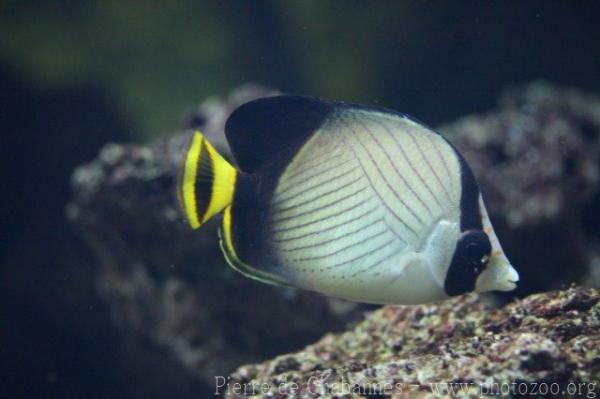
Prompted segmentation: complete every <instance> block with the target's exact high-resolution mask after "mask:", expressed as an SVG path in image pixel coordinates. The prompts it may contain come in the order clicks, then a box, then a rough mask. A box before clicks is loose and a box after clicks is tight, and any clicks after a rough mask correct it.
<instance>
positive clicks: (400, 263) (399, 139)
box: [178, 95, 519, 304]
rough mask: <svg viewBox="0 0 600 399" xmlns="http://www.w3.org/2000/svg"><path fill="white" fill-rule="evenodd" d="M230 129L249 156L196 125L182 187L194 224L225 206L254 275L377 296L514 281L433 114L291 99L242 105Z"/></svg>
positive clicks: (405, 300)
mask: <svg viewBox="0 0 600 399" xmlns="http://www.w3.org/2000/svg"><path fill="white" fill-rule="evenodd" d="M225 135H226V138H227V141H228V143H229V145H230V147H231V151H232V154H233V157H234V160H235V164H236V165H237V166H233V165H232V164H231V163H229V162H228V161H227V160H226V159H225V158H224V157H222V156H221V155H220V154H219V153H218V152H217V150H216V149H215V148H214V147H213V146H212V145H211V144H210V143H209V142H208V141H207V140H206V138H205V137H204V136H203V135H202V134H201V133H200V132H195V133H194V134H193V135H192V137H191V139H190V142H189V145H188V146H187V148H186V150H185V154H184V155H183V159H182V162H181V169H180V173H179V183H178V197H179V201H180V205H181V209H182V212H183V215H184V216H185V219H186V221H187V223H188V224H189V226H190V227H191V228H192V229H197V228H199V227H200V226H202V225H203V224H204V223H206V222H207V221H208V220H209V219H210V218H211V217H213V216H215V215H217V214H220V213H223V217H222V222H221V226H220V229H219V236H220V245H221V249H222V251H223V254H224V256H225V258H226V260H227V262H228V263H229V265H231V267H233V268H234V269H235V270H237V271H239V272H240V273H242V274H244V275H245V276H247V277H250V278H252V279H255V280H259V281H262V282H266V283H271V284H277V285H282V286H292V287H297V288H302V289H307V290H311V291H315V292H318V293H321V294H324V295H328V296H333V297H338V298H343V299H347V300H351V301H357V302H366V303H377V304H413V303H423V302H430V301H436V300H441V299H446V298H449V297H452V296H456V295H460V294H463V293H467V292H471V291H476V292H484V291H491V290H500V291H509V290H512V289H514V288H515V287H516V283H517V281H518V280H519V275H518V273H517V271H516V270H515V269H514V268H513V266H511V264H510V262H509V261H508V259H507V257H506V255H505V254H504V251H503V250H502V247H501V246H500V242H499V241H498V238H497V236H496V234H495V232H494V229H493V227H492V225H491V223H490V219H489V216H488V213H487V211H486V208H485V205H484V203H483V200H482V196H481V192H480V189H479V186H478V183H477V181H476V179H475V176H474V174H473V172H472V171H471V168H470V167H469V166H468V165H467V162H466V161H465V159H464V158H463V156H462V155H461V154H460V153H459V152H458V151H457V150H456V148H454V147H453V146H452V144H450V142H449V141H448V140H446V139H445V138H444V137H443V136H441V135H440V134H438V133H436V132H434V131H433V130H432V129H430V128H428V127H426V126H425V125H423V124H422V123H420V122H417V121H416V120H414V119H412V118H410V117H408V116H406V115H404V114H401V113H398V112H395V111H391V110H388V109H383V108H376V107H368V106H361V105H354V104H347V103H344V102H337V101H329V100H322V99H317V98H311V97H303V96H289V95H282V96H274V97H267V98H262V99H258V100H254V101H251V102H249V103H246V104H244V105H242V106H240V107H239V108H237V109H236V110H235V111H234V112H233V113H232V114H231V115H230V117H229V118H228V120H227V122H226V125H225Z"/></svg>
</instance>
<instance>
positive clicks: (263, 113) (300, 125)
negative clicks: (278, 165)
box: [225, 95, 333, 173]
mask: <svg viewBox="0 0 600 399" xmlns="http://www.w3.org/2000/svg"><path fill="white" fill-rule="evenodd" d="M332 109H333V106H332V104H331V103H329V102H326V101H324V100H320V99H317V98H313V97H303V96H289V95H282V96H275V97H266V98H260V99H258V100H254V101H251V102H249V103H246V104H244V105H242V106H240V107H239V108H237V109H236V110H235V111H233V113H232V114H231V115H230V116H229V119H227V123H226V124H225V135H226V136H227V141H229V145H230V146H231V150H232V152H233V155H234V157H235V160H236V161H237V163H238V166H239V168H240V169H241V170H243V171H244V172H247V173H252V172H254V171H255V170H257V169H258V168H260V166H261V165H263V164H264V163H265V162H266V161H268V160H270V159H272V158H273V157H275V156H277V154H280V153H282V152H283V151H286V150H287V151H294V150H296V149H298V148H299V147H300V146H301V145H302V144H303V143H304V142H305V141H306V140H307V139H308V138H309V137H310V136H311V135H312V134H313V133H314V132H315V131H316V130H317V129H318V128H319V127H320V126H321V125H322V123H323V121H324V120H325V119H326V118H327V116H328V115H329V113H330V112H331V111H332Z"/></svg>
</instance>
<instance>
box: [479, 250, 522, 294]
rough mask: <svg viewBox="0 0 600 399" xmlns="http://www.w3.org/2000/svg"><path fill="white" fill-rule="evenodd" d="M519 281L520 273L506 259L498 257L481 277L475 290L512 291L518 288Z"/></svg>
mask: <svg viewBox="0 0 600 399" xmlns="http://www.w3.org/2000/svg"><path fill="white" fill-rule="evenodd" d="M518 281H519V273H517V271H516V270H515V268H514V267H513V266H512V265H511V264H510V263H509V262H508V260H507V259H506V257H504V256H496V257H494V258H493V259H492V261H490V264H489V265H488V267H487V269H486V270H484V272H483V273H482V274H481V275H480V276H479V278H478V280H477V283H476V289H475V290H476V291H477V292H485V291H512V290H514V289H515V288H517V282H518Z"/></svg>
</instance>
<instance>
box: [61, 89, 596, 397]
mask: <svg viewBox="0 0 600 399" xmlns="http://www.w3.org/2000/svg"><path fill="white" fill-rule="evenodd" d="M270 93H273V91H271V90H267V89H263V88H260V87H256V86H247V87H244V88H241V89H239V90H237V91H235V92H234V93H232V94H231V95H230V96H229V97H228V98H227V99H225V100H220V99H210V100H207V101H205V102H204V103H203V104H202V105H201V106H200V107H199V108H198V110H197V112H195V113H193V114H191V115H189V117H188V119H187V124H188V126H187V128H185V129H182V130H180V131H179V132H176V133H174V134H173V135H171V136H169V137H166V138H164V139H160V140H157V141H155V142H152V143H149V144H148V145H121V144H108V145H106V146H105V147H104V148H103V149H102V151H101V152H100V155H99V156H98V158H97V159H96V160H95V161H94V162H92V163H90V164H88V165H84V166H81V167H80V168H78V169H77V170H76V171H75V172H74V174H73V178H72V186H73V192H74V196H73V200H72V201H71V203H70V205H69V206H68V208H67V216H68V217H69V220H70V221H71V222H72V225H73V226H74V227H75V229H76V230H77V231H78V232H79V236H80V237H81V238H82V239H83V241H84V243H85V246H86V247H87V248H88V249H89V254H90V256H89V258H90V259H91V261H89V263H88V264H87V265H83V266H81V267H86V269H87V275H88V276H90V277H89V278H93V279H95V281H96V285H97V287H98V291H99V294H100V296H101V297H102V299H103V300H104V301H105V302H106V303H107V304H108V308H109V309H110V311H111V316H112V320H113V327H114V328H115V329H116V330H117V331H118V333H119V335H120V336H121V338H122V341H121V343H120V347H122V350H121V355H120V356H121V362H122V365H123V370H124V374H125V376H126V378H129V379H133V380H134V381H138V382H139V384H138V386H139V392H136V395H137V396H136V397H144V398H159V397H164V395H166V394H168V395H169V396H173V397H198V396H199V395H200V396H203V395H204V394H211V393H212V392H213V391H214V382H215V380H214V379H215V375H227V374H228V373H229V372H231V371H232V370H234V369H235V368H236V367H237V366H239V365H240V364H243V363H249V362H257V361H260V360H263V359H265V358H268V357H272V356H275V355H277V354H279V353H285V352H289V351H293V350H297V349H299V348H301V347H303V346H304V345H306V344H309V343H310V342H314V341H315V340H317V339H318V338H319V337H320V336H321V335H322V334H324V333H326V332H330V331H340V330H341V329H343V328H344V326H345V325H346V324H347V323H348V322H349V321H353V320H357V319H358V318H360V315H361V311H362V310H361V309H364V308H357V306H356V305H353V304H348V303H344V302H340V301H334V300H329V299H326V298H323V297H320V296H317V295H314V294H311V293H306V292H297V291H294V290H281V289H277V288H273V287H270V286H266V285H262V284H258V283H255V282H253V281H250V280H249V279H246V278H243V277H242V276H239V275H237V274H236V273H235V272H233V271H232V270H231V269H230V268H229V267H227V266H226V264H225V262H224V260H223V257H222V255H221V253H220V251H219V249H218V244H217V233H216V225H217V221H213V222H212V223H209V224H208V225H207V226H205V227H203V228H202V229H200V230H199V231H194V232H192V231H189V229H188V228H187V226H185V225H184V224H183V223H182V221H181V220H180V218H179V216H178V213H177V210H176V205H175V198H174V194H173V193H174V191H175V190H174V184H175V173H176V171H177V168H178V165H179V161H180V158H181V153H182V148H183V147H184V145H185V143H186V142H187V140H188V139H189V137H190V134H191V130H190V129H191V128H196V127H199V128H200V129H201V130H202V131H203V133H205V135H206V136H207V137H208V138H209V140H211V142H213V143H214V144H215V146H216V147H217V148H218V149H219V150H220V151H222V152H223V153H224V154H229V150H228V147H227V143H226V142H225V140H224V135H223V133H222V131H223V125H224V122H225V120H226V118H227V116H228V114H229V113H230V112H231V111H232V110H233V109H234V108H235V107H236V106H237V105H239V104H242V103H244V102H246V101H249V100H251V99H253V98H256V97H261V96H264V95H267V94H270ZM439 130H440V131H441V132H443V133H444V134H447V135H448V137H449V139H450V140H451V141H452V142H453V143H454V144H455V145H456V146H457V147H458V148H459V149H460V150H461V152H462V153H463V154H464V156H465V157H466V158H467V160H468V161H469V163H470V164H471V166H472V168H473V169H474V171H475V174H476V175H477V176H478V178H479V181H480V183H481V186H482V191H483V193H484V198H485V199H486V202H487V203H488V209H489V211H490V214H491V218H492V221H493V223H494V225H495V227H496V231H497V233H498V235H499V237H500V240H501V241H502V243H503V246H504V249H505V250H506V252H507V254H508V256H509V258H510V259H511V261H512V262H513V264H515V265H516V266H517V269H518V270H519V272H520V274H521V283H520V285H519V289H518V291H517V293H518V294H519V295H526V294H528V293H530V292H535V291H542V290H547V289H549V288H558V287H560V286H561V285H563V284H565V283H567V282H572V281H583V282H584V284H586V285H588V286H595V287H600V250H599V248H600V229H598V225H600V184H599V181H600V178H599V175H600V173H599V171H598V170H599V164H600V99H598V98H597V97H594V96H592V95H588V94H585V93H582V92H580V91H576V90H571V89H561V88H556V87H553V86H550V85H548V84H544V83H534V84H531V85H528V86H523V87H518V88H513V89H510V90H507V91H506V92H505V93H504V94H503V95H502V97H501V99H500V101H499V105H498V107H497V109H495V110H492V111H490V112H489V113H486V114H482V115H473V116H468V117H466V118H463V119H461V120H459V121H457V122H455V123H453V124H449V125H446V126H442V127H441V128H440V129H439ZM564 265H569V267H568V268H565V267H564ZM510 295H513V294H512V293H511V294H510ZM461 306H462V305H461ZM465 306H466V305H465ZM405 311H406V310H405ZM386 312H390V310H386ZM429 344H434V343H429Z"/></svg>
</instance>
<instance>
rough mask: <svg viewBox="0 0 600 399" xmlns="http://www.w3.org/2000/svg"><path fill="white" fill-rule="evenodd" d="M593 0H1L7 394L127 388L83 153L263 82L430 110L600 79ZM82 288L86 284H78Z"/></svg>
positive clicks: (168, 126)
mask: <svg viewBox="0 0 600 399" xmlns="http://www.w3.org/2000/svg"><path fill="white" fill-rule="evenodd" d="M599 16H600V13H599V10H598V7H597V6H595V4H594V3H593V2H567V1H564V2H548V1H539V2H537V1H528V2H408V1H406V2H370V1H352V2H345V1H344V2H342V1H339V2H334V1H306V2H283V1H281V2H274V1H260V2H243V1H227V2H196V1H181V2H173V3H172V4H171V3H167V2H162V3H161V2H154V1H152V2H143V4H142V3H141V2H140V3H134V2H124V3H123V2H117V1H106V2H105V1H88V2H79V1H62V2H46V1H28V2H20V1H5V2H2V3H1V4H0V187H1V193H2V195H1V196H0V202H1V206H0V217H1V218H0V292H1V296H0V298H1V299H2V301H1V303H0V312H1V313H0V317H1V320H0V334H1V339H0V357H1V364H2V373H1V374H0V397H9V398H13V397H36V398H42V397H56V398H58V397H60V398H107V397H111V398H119V397H125V395H126V392H128V390H129V389H131V387H130V386H128V381H127V380H126V379H124V378H123V377H122V376H121V375H119V373H118V368H117V366H116V365H115V353H116V352H117V351H118V350H119V348H117V347H115V345H114V342H115V334H116V332H114V331H112V330H111V329H110V327H109V325H110V323H109V322H108V314H107V309H105V308H103V306H102V303H101V302H100V301H99V299H98V298H97V297H96V295H95V292H94V291H95V288H94V286H93V285H92V284H91V283H90V281H89V279H86V278H84V277H85V276H82V273H85V271H86V270H85V268H81V269H78V268H74V267H71V266H69V267H67V266H66V265H73V263H75V262H76V260H78V259H85V257H86V253H85V249H84V248H82V247H81V246H80V245H79V244H78V241H77V239H76V237H74V234H73V233H72V231H71V230H70V229H69V227H68V226H67V224H66V222H65V220H64V206H65V204H66V202H67V200H68V198H69V195H70V194H69V176H70V173H71V171H72V170H73V168H74V167H75V166H77V165H79V164H81V163H83V162H86V161H89V160H91V159H92V158H94V157H95V156H96V154H97V151H98V149H99V148H100V146H101V145H102V144H103V143H105V142H107V141H144V140H148V139H149V138H151V137H156V136H159V135H160V134H164V132H167V131H169V130H174V129H175V128H176V127H178V126H180V122H181V120H182V116H183V115H184V114H185V112H186V111H188V110H190V109H191V108H192V107H193V106H194V105H196V104H197V103H199V102H200V101H202V100H203V99H204V98H206V97H207V96H211V95H223V94H225V93H227V92H228V91H229V90H231V89H233V88H234V87H236V86H238V85H240V84H242V83H245V82H257V83H260V84H264V85H267V86H271V87H276V88H279V89H280V90H282V91H285V92H295V93H305V94H311V95H316V96H322V97H329V98H336V99H343V100H348V101H354V102H362V103H371V104H375V103H377V104H381V105H385V106H386V107H390V108H395V109H398V110H401V111H403V112H406V113H409V114H412V115H414V116H416V117H418V118H419V119H421V120H424V121H426V122H427V123H429V124H432V125H435V124H438V123H440V122H444V121H450V120H452V119H453V118H456V117H458V116H461V115H464V114H467V113H474V112H479V111H483V110H486V109H489V108H490V107H492V106H493V104H494V100H495V98H496V97H497V95H498V93H499V92H500V91H501V89H502V88H504V87H505V86H507V85H509V84H513V83H521V82H529V81H531V80H534V79H539V78H543V79H547V80H549V81H552V82H555V83H558V84H563V85H570V86H575V87H580V88H583V89H585V90H587V91H591V92H596V93H599V92H600V49H599V47H598V43H600V28H599V26H600V24H599V23H598V17H599ZM73 298H76V299H77V300H76V301H74V300H73Z"/></svg>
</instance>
